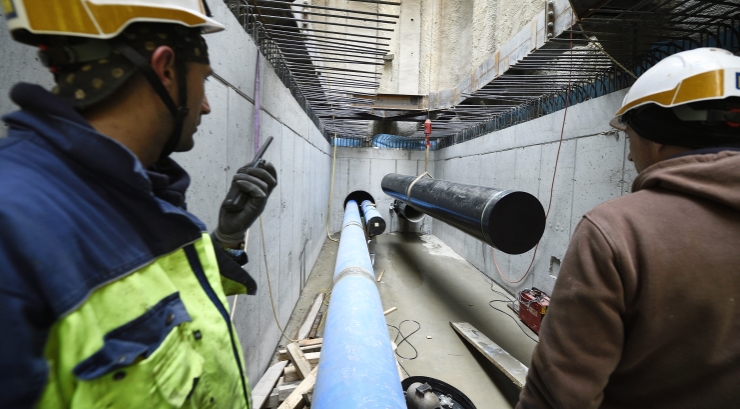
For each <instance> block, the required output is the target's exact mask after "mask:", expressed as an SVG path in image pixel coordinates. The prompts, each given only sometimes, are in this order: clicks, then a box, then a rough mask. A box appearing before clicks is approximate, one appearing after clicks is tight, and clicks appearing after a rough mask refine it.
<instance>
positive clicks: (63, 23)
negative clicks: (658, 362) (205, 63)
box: [2, 0, 224, 45]
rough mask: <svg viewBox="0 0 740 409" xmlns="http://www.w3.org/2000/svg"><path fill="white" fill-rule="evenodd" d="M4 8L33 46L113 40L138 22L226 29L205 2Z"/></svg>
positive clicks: (140, 0) (58, 1) (113, 1)
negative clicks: (50, 40)
mask: <svg viewBox="0 0 740 409" xmlns="http://www.w3.org/2000/svg"><path fill="white" fill-rule="evenodd" d="M2 5H3V14H4V15H5V19H6V20H7V24H8V28H9V30H10V32H11V34H12V35H13V38H15V39H16V41H20V42H23V43H26V44H31V45H38V43H39V41H40V40H39V36H40V35H64V36H76V37H86V38H97V39H109V38H112V37H115V36H117V35H118V34H120V33H121V32H122V31H123V30H124V29H125V28H126V27H127V26H128V25H130V24H132V23H136V22H149V23H172V24H180V25H183V26H186V27H200V28H201V29H202V31H203V33H212V32H216V31H221V30H223V29H224V26H223V25H222V24H221V23H219V22H217V21H216V20H213V19H212V18H210V17H209V16H208V14H210V13H209V12H207V10H208V7H207V5H206V4H205V0H53V1H49V0H3V1H2ZM29 34H30V35H29Z"/></svg>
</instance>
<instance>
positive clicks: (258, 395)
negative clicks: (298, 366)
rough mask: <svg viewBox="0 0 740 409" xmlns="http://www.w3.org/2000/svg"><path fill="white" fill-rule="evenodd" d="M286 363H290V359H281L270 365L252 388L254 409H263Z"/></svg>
mask: <svg viewBox="0 0 740 409" xmlns="http://www.w3.org/2000/svg"><path fill="white" fill-rule="evenodd" d="M286 365H288V361H280V362H278V363H276V364H275V365H273V366H271V367H269V368H268V369H267V371H265V374H264V375H262V377H261V378H260V380H259V382H257V385H255V387H254V388H253V389H252V407H253V408H254V409H261V408H262V406H263V405H264V404H265V402H266V401H267V399H268V398H269V397H270V393H271V392H272V389H273V388H274V387H275V384H276V383H277V381H278V379H279V378H280V375H282V374H283V369H285V366H286Z"/></svg>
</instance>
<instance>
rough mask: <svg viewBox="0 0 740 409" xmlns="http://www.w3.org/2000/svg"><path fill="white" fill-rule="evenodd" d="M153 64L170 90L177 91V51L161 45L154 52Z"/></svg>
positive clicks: (163, 83)
mask: <svg viewBox="0 0 740 409" xmlns="http://www.w3.org/2000/svg"><path fill="white" fill-rule="evenodd" d="M151 66H152V69H153V70H154V72H155V73H156V74H157V76H158V77H159V80H160V81H162V85H164V86H165V88H167V89H168V90H169V91H170V92H173V91H175V84H177V78H176V75H177V72H176V70H175V51H174V50H173V49H172V48H170V47H168V46H166V45H163V46H159V47H157V49H156V50H154V53H153V54H152V59H151Z"/></svg>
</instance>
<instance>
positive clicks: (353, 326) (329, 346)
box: [311, 200, 406, 409]
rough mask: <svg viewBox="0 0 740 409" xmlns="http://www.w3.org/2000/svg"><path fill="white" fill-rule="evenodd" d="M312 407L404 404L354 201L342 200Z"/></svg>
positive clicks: (337, 408) (401, 406)
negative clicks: (342, 219) (335, 259)
mask: <svg viewBox="0 0 740 409" xmlns="http://www.w3.org/2000/svg"><path fill="white" fill-rule="evenodd" d="M311 406H312V407H313V408H318V409H359V408H362V409H365V408H368V409H369V408H383V409H385V408H390V409H396V408H397V409H406V400H405V397H404V395H403V391H402V389H401V378H400V377H399V376H398V369H397V367H396V358H395V356H394V354H393V349H392V347H391V341H390V335H389V333H388V327H386V323H385V316H384V315H383V306H382V304H381V303H380V294H379V293H378V289H377V287H376V285H375V275H374V273H373V266H372V263H371V262H370V254H369V253H368V249H367V242H366V241H365V230H364V229H363V227H362V220H361V219H360V211H359V209H358V206H357V202H355V201H354V200H350V201H349V202H347V205H346V207H345V211H344V222H343V223H342V234H341V238H340V241H339V251H338V252H337V262H336V265H335V267H334V285H333V287H332V293H331V302H330V303H329V312H328V316H327V319H326V328H325V330H324V341H323V345H322V347H321V358H320V360H319V370H318V377H317V380H316V387H315V389H314V395H313V403H312V405H311Z"/></svg>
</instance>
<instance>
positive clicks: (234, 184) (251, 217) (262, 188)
mask: <svg viewBox="0 0 740 409" xmlns="http://www.w3.org/2000/svg"><path fill="white" fill-rule="evenodd" d="M275 186H277V172H276V171H275V167H274V166H272V164H271V163H270V162H265V164H264V167H262V168H258V167H257V168H252V167H248V166H245V167H243V168H240V169H239V170H238V171H237V172H236V174H235V175H234V178H233V179H232V180H231V189H230V190H229V193H228V194H227V196H226V197H233V195H235V194H236V193H237V192H241V194H242V196H244V197H245V198H246V201H245V202H244V206H240V207H237V208H233V207H229V208H228V209H227V207H226V206H224V204H223V203H222V204H221V210H220V211H219V214H218V227H217V228H216V230H215V231H214V232H213V237H214V238H215V239H216V240H218V241H219V242H220V243H221V244H224V245H226V246H233V245H237V244H239V243H242V242H243V241H244V233H245V232H246V231H247V229H248V228H249V226H251V225H252V223H254V221H255V220H257V218H258V217H259V215H260V214H261V213H262V211H263V210H264V209H265V205H266V204H267V198H268V197H269V196H270V193H272V189H274V188H275Z"/></svg>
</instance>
